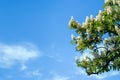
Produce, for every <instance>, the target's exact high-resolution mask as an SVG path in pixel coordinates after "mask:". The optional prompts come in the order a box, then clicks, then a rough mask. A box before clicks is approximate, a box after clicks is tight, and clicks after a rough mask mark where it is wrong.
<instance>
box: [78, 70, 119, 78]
mask: <svg viewBox="0 0 120 80" xmlns="http://www.w3.org/2000/svg"><path fill="white" fill-rule="evenodd" d="M76 75H81V76H85V77H87V78H95V79H97V80H103V79H105V78H108V77H112V76H116V75H119V72H118V71H110V72H105V73H102V74H99V75H95V74H94V75H91V76H88V75H87V74H86V72H85V70H84V69H81V68H80V69H77V71H76Z"/></svg>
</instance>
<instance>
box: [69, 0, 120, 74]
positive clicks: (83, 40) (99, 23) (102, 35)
mask: <svg viewBox="0 0 120 80" xmlns="http://www.w3.org/2000/svg"><path fill="white" fill-rule="evenodd" d="M69 27H70V29H75V31H76V34H77V36H74V35H71V37H72V40H71V43H72V44H74V45H75V46H76V50H77V51H79V52H80V53H81V54H86V53H88V55H86V56H85V57H84V58H82V59H80V58H77V59H76V63H77V66H78V67H82V68H84V69H85V70H86V73H87V74H88V75H91V74H101V73H104V72H108V71H110V70H118V71H119V70H120V0H105V3H104V6H103V10H102V11H101V10H100V11H99V13H98V15H97V16H96V17H93V15H90V17H88V16H87V17H86V20H85V22H83V23H82V24H80V23H78V22H77V21H76V20H74V18H73V17H71V19H70V21H69Z"/></svg>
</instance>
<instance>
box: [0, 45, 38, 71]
mask: <svg viewBox="0 0 120 80" xmlns="http://www.w3.org/2000/svg"><path fill="white" fill-rule="evenodd" d="M39 54H40V52H39V50H38V49H37V48H36V47H35V46H34V45H33V44H30V43H29V44H28V43H27V44H20V45H7V44H0V67H1V68H9V67H11V66H13V65H14V64H15V63H20V64H21V65H22V67H21V69H22V70H24V69H26V66H25V65H24V64H25V63H26V62H27V61H29V60H30V59H32V58H36V57H38V56H39Z"/></svg>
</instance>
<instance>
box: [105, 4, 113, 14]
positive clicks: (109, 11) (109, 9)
mask: <svg viewBox="0 0 120 80" xmlns="http://www.w3.org/2000/svg"><path fill="white" fill-rule="evenodd" d="M106 11H107V14H111V13H112V12H113V9H112V7H111V6H108V7H107V8H106Z"/></svg>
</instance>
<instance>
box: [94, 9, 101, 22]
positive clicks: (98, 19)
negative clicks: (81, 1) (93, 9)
mask: <svg viewBox="0 0 120 80" xmlns="http://www.w3.org/2000/svg"><path fill="white" fill-rule="evenodd" d="M101 13H102V11H101V10H99V13H98V15H97V16H96V19H95V20H96V21H100V20H101V19H102V16H101Z"/></svg>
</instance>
